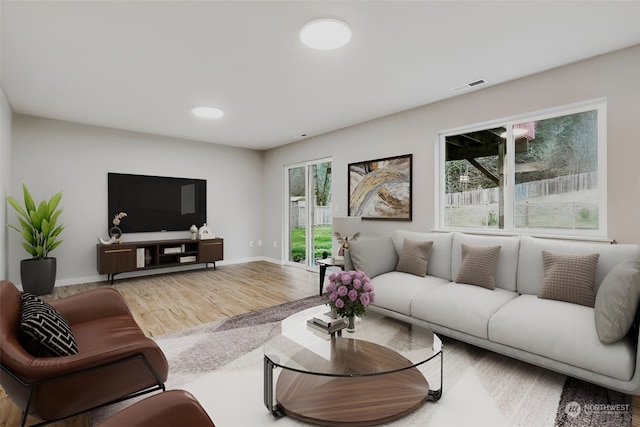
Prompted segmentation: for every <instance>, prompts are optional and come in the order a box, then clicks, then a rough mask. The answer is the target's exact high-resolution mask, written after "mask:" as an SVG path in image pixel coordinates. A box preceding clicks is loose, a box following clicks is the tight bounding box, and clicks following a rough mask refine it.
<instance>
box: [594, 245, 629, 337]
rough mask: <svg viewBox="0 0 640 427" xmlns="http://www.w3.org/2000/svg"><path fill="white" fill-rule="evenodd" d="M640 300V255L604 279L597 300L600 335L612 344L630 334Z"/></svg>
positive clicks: (597, 324) (624, 263) (618, 266)
mask: <svg viewBox="0 0 640 427" xmlns="http://www.w3.org/2000/svg"><path fill="white" fill-rule="evenodd" d="M638 303H640V257H637V258H636V259H635V260H630V261H626V262H622V263H620V264H618V265H617V266H616V267H614V268H613V269H612V270H611V271H610V272H609V274H607V276H606V277H605V278H604V280H603V281H602V284H601V285H600V289H598V294H597V295H596V303H595V307H594V309H595V321H596V331H597V332H598V338H600V341H602V343H604V344H612V343H614V342H616V341H619V340H621V339H622V338H624V336H625V335H627V332H629V329H631V325H632V324H633V320H634V318H635V315H636V309H637V308H638Z"/></svg>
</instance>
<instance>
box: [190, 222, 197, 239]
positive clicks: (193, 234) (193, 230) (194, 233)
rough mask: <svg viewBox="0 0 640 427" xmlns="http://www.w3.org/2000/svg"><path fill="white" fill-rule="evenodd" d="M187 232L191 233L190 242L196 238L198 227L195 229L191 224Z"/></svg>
mask: <svg viewBox="0 0 640 427" xmlns="http://www.w3.org/2000/svg"><path fill="white" fill-rule="evenodd" d="M189 231H190V232H191V240H196V239H197V238H198V227H196V225H195V224H193V225H192V226H191V227H190V228H189Z"/></svg>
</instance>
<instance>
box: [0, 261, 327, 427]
mask: <svg viewBox="0 0 640 427" xmlns="http://www.w3.org/2000/svg"><path fill="white" fill-rule="evenodd" d="M318 280H319V279H318V273H314V272H309V271H306V270H305V269H302V268H296V267H282V266H279V265H276V264H272V263H268V262H250V263H245V264H234V265H225V266H218V268H217V269H216V270H213V269H212V268H209V269H206V270H205V269H202V270H192V271H189V272H184V273H172V274H159V275H155V276H148V277H144V278H136V279H123V280H116V282H115V283H114V286H113V287H114V288H115V289H117V290H118V291H119V292H120V293H121V294H122V295H123V296H124V298H125V300H126V301H127V304H128V305H129V307H130V309H131V311H132V313H133V315H134V317H135V319H136V321H137V322H138V324H139V325H140V327H141V328H142V330H143V331H144V332H145V333H146V334H147V336H150V337H155V336H159V335H163V334H166V333H169V332H174V331H178V330H180V329H185V328H188V327H191V326H196V325H199V324H203V323H208V322H213V321H215V320H220V319H224V318H227V317H232V316H236V315H239V314H243V313H248V312H251V311H255V310H260V309H262V308H266V307H271V306H274V305H277V304H282V303H285V302H289V301H295V300H297V299H300V298H305V297H308V296H312V295H316V294H317V292H318ZM104 286H110V285H109V284H108V283H107V282H99V283H87V284H82V285H74V286H64V287H57V288H55V289H54V292H53V293H52V294H51V295H48V296H43V297H42V298H43V299H45V300H48V301H50V300H53V299H57V298H62V297H65V296H69V295H73V294H76V293H78V292H83V291H86V290H89V289H94V288H98V287H104ZM20 416H21V412H20V410H19V409H18V407H17V406H16V405H15V404H14V403H13V402H12V401H11V400H10V399H9V398H8V397H7V396H6V394H5V393H4V390H2V389H1V388H0V427H5V426H6V427H9V426H11V427H13V426H17V425H19V423H20ZM35 421H36V420H35V419H33V418H29V423H28V424H27V425H29V424H33V423H34V422H35ZM51 425H52V426H56V427H87V426H89V420H88V417H87V416H86V415H80V416H77V417H73V418H70V419H67V420H63V421H60V422H57V423H54V424H51Z"/></svg>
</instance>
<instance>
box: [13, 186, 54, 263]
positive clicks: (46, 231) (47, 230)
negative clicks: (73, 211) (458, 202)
mask: <svg viewBox="0 0 640 427" xmlns="http://www.w3.org/2000/svg"><path fill="white" fill-rule="evenodd" d="M22 192H23V195H24V208H23V207H22V206H20V203H18V201H17V200H16V199H14V198H13V197H11V196H8V197H7V201H8V202H9V204H10V205H11V206H13V208H14V209H15V210H16V216H17V217H18V220H19V221H20V226H21V227H22V229H20V228H18V227H16V226H14V225H11V224H9V225H8V226H9V227H10V228H12V229H14V230H16V231H17V232H18V233H20V234H21V235H22V237H23V238H24V240H25V241H24V242H22V247H24V249H25V250H26V251H27V252H28V253H29V254H30V255H31V256H33V257H34V258H44V257H46V256H47V255H48V254H49V252H51V251H52V250H54V249H55V248H57V247H58V246H59V245H60V243H62V240H58V236H59V235H60V233H61V232H62V230H64V229H65V227H66V226H64V225H58V224H57V222H58V217H59V216H60V214H61V213H62V209H57V208H58V204H59V203H60V199H62V192H59V193H57V194H54V195H53V197H51V199H49V200H48V201H47V200H43V201H42V202H40V204H38V206H37V207H36V204H35V203H34V201H33V197H31V193H30V192H29V190H28V189H27V186H26V185H25V183H24V182H23V183H22Z"/></svg>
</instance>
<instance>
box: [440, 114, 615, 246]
mask: <svg viewBox="0 0 640 427" xmlns="http://www.w3.org/2000/svg"><path fill="white" fill-rule="evenodd" d="M604 110H605V108H604V104H599V105H593V104H592V105H591V106H589V107H587V108H582V109H574V110H572V111H570V112H566V111H565V112H563V113H556V114H547V115H546V116H538V117H532V118H531V119H527V120H517V121H505V122H503V123H500V124H498V125H494V126H485V127H482V128H479V129H472V130H469V131H465V132H456V133H452V134H442V136H441V143H442V144H443V146H444V150H443V154H444V155H443V159H442V160H441V161H442V162H443V164H441V169H440V170H441V171H443V174H442V177H441V178H442V180H443V182H442V184H441V193H442V194H441V200H442V201H443V202H442V206H441V207H440V227H441V228H445V229H495V230H507V231H509V230H513V231H518V232H533V231H534V230H537V231H542V232H550V233H552V234H558V233H566V232H569V233H570V234H588V235H602V234H604V232H605V230H604V228H605V227H604V221H603V218H604V214H605V212H604V210H605V208H606V203H604V202H603V200H606V198H605V190H606V189H605V188H604V186H603V185H602V182H603V180H604V178H603V177H606V174H604V172H603V171H604V165H605V162H604V161H602V160H601V159H600V156H601V155H602V154H601V153H604V152H605V150H604V144H605V141H604V137H603V136H602V135H604Z"/></svg>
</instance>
